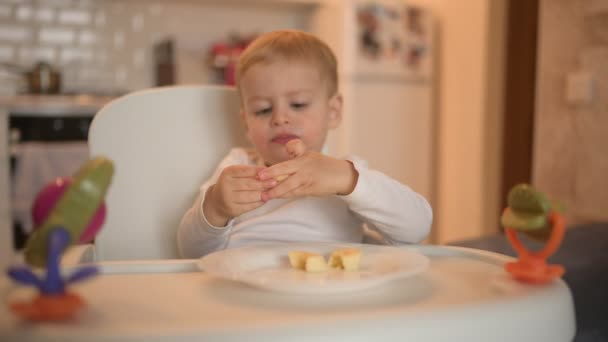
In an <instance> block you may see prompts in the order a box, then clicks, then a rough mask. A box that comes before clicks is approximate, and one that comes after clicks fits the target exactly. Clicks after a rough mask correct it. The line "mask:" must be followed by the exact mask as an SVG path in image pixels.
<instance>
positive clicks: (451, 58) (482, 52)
mask: <svg viewBox="0 0 608 342" xmlns="http://www.w3.org/2000/svg"><path fill="white" fill-rule="evenodd" d="M412 3H416V4H419V5H422V6H426V7H428V8H430V9H432V10H433V11H434V13H435V15H436V16H437V18H438V22H439V31H440V52H439V57H438V74H439V94H438V95H439V96H438V98H439V103H438V107H439V115H438V145H439V146H438V158H437V168H438V169H437V188H436V194H437V195H436V207H435V208H434V209H435V235H434V239H435V241H436V242H440V243H446V242H450V241H454V240H459V239H466V238H474V237H478V236H481V235H484V234H486V233H489V232H494V231H496V230H497V229H498V226H497V224H496V222H497V221H498V211H499V208H497V205H498V203H499V202H498V200H499V198H498V196H499V182H500V169H501V167H500V158H499V156H500V146H501V145H500V141H501V131H502V129H501V119H500V118H501V117H502V116H501V103H502V101H501V99H502V97H501V95H500V94H501V92H502V87H501V82H502V76H501V75H502V73H501V70H502V43H503V42H504V23H505V20H504V19H505V12H506V11H505V1H504V0H492V1H491V0H467V1H453V0H416V1H412Z"/></svg>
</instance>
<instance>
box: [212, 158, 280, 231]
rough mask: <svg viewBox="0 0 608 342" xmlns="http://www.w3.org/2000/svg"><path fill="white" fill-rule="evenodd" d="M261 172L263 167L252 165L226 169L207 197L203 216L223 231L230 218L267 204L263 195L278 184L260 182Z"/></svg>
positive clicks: (271, 180) (274, 181)
mask: <svg viewBox="0 0 608 342" xmlns="http://www.w3.org/2000/svg"><path fill="white" fill-rule="evenodd" d="M262 169H264V167H261V166H251V165H232V166H229V167H227V168H225V169H224V170H223V171H222V173H221V174H220V177H219V178H218V180H217V183H215V184H214V185H213V186H212V187H211V188H210V189H209V190H208V191H207V194H206V196H205V201H204V203H203V212H204V214H205V218H207V221H209V223H211V224H212V225H214V226H216V227H223V226H225V225H226V224H227V223H228V221H229V220H230V219H231V218H233V217H236V216H238V215H240V214H242V213H245V212H248V211H250V210H253V209H255V208H257V207H259V206H261V205H262V204H264V201H263V200H262V193H263V191H264V190H266V189H270V188H272V187H273V186H275V185H277V183H278V182H277V181H276V180H275V179H267V180H259V179H257V174H258V172H259V171H260V170H262Z"/></svg>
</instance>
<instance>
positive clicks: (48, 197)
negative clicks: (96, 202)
mask: <svg viewBox="0 0 608 342" xmlns="http://www.w3.org/2000/svg"><path fill="white" fill-rule="evenodd" d="M70 184H72V178H70V177H60V178H57V179H55V180H54V181H52V182H50V183H49V184H47V185H46V186H45V187H44V188H42V190H40V192H39V193H38V195H37V196H36V200H35V201H34V205H33V206H32V219H33V221H34V229H36V228H38V227H40V226H41V225H42V223H44V220H46V218H47V216H48V215H49V214H50V213H51V210H52V209H53V207H55V203H57V201H58V200H59V199H60V198H61V195H63V193H64V192H65V191H66V190H67V189H68V187H69V186H70ZM105 217H106V205H105V203H102V204H101V205H100V206H99V208H97V211H96V212H95V215H93V217H92V218H91V220H90V221H89V223H88V225H87V228H86V229H85V230H84V231H83V232H82V235H80V238H79V239H78V242H79V243H86V242H89V241H91V240H93V238H94V237H95V235H96V234H97V232H98V231H99V229H101V226H102V224H103V222H104V220H105Z"/></svg>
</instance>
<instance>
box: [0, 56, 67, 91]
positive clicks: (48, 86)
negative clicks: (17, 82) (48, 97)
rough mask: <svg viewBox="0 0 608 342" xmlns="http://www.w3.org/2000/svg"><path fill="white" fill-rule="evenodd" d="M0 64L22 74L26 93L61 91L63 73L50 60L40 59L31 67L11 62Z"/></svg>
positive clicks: (6, 68)
mask: <svg viewBox="0 0 608 342" xmlns="http://www.w3.org/2000/svg"><path fill="white" fill-rule="evenodd" d="M0 66H1V67H2V68H3V69H5V70H8V71H10V72H13V73H15V74H18V75H21V77H22V79H23V84H22V88H24V89H22V92H24V93H28V94H58V93H59V92H60V91H61V73H60V72H59V70H57V69H55V68H54V67H53V66H52V65H51V64H49V63H48V62H45V61H39V62H37V63H36V64H35V65H34V66H33V67H32V68H30V69H27V68H24V67H22V66H19V65H16V64H11V63H0Z"/></svg>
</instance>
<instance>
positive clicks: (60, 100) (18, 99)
mask: <svg viewBox="0 0 608 342" xmlns="http://www.w3.org/2000/svg"><path fill="white" fill-rule="evenodd" d="M114 98H115V97H113V96H98V95H17V96H10V97H0V108H2V107H4V108H6V109H7V111H8V112H9V113H10V115H11V116H19V115H39V116H57V115H61V116H69V115H91V116H93V115H95V113H97V111H98V110H99V109H101V107H103V106H104V105H105V104H107V103H109V102H110V101H112V100H113V99H114Z"/></svg>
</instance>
